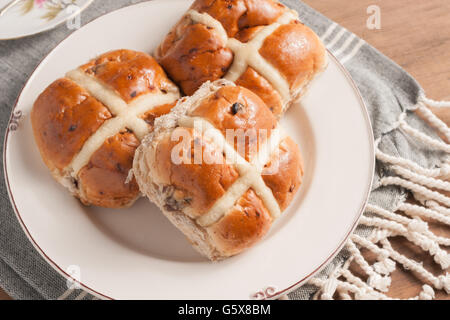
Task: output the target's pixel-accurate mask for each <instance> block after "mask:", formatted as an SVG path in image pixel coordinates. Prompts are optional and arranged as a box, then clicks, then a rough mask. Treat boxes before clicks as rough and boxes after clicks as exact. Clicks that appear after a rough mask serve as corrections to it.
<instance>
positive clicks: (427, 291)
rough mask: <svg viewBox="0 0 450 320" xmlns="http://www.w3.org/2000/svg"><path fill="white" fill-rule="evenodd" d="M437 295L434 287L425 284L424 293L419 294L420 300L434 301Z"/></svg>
mask: <svg viewBox="0 0 450 320" xmlns="http://www.w3.org/2000/svg"><path fill="white" fill-rule="evenodd" d="M435 296H436V295H435V293H434V290H433V288H432V287H430V286H429V285H427V284H425V285H424V286H423V287H422V291H421V292H420V294H419V296H418V297H419V300H433V299H434V298H435Z"/></svg>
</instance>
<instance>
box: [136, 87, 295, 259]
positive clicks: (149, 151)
mask: <svg viewBox="0 0 450 320" xmlns="http://www.w3.org/2000/svg"><path fill="white" fill-rule="evenodd" d="M239 129H241V132H244V133H248V132H253V131H254V132H257V133H259V132H266V133H267V134H266V135H263V134H261V135H259V134H258V136H257V139H254V138H251V136H250V135H249V136H248V137H246V138H245V140H243V141H244V144H245V148H242V147H241V146H240V145H239V143H237V141H238V140H234V138H233V140H232V141H231V143H230V140H227V139H226V137H228V135H227V134H228V133H229V132H230V130H235V131H231V132H236V130H239ZM227 130H228V131H227ZM253 137H255V136H253ZM233 141H234V143H233ZM180 146H183V148H185V149H183V148H180ZM186 148H187V149H186ZM198 150H200V154H201V155H202V157H203V158H202V160H201V162H195V161H196V156H198V153H197V151H198ZM180 155H181V157H180V159H178V158H177V156H180ZM174 156H175V157H174ZM228 157H229V158H228ZM227 159H231V160H233V159H234V160H237V161H231V162H228V160H227ZM180 160H183V161H180ZM133 174H134V177H135V178H136V181H137V183H138V185H139V188H140V190H141V192H142V193H143V194H144V195H146V196H147V197H148V198H149V199H150V200H151V201H152V202H154V203H156V204H157V205H158V206H159V208H160V209H161V210H162V212H163V213H164V214H165V215H166V216H167V218H168V219H169V220H170V221H171V222H172V223H173V224H174V225H175V226H176V227H177V228H178V229H179V230H181V231H182V232H183V233H184V234H185V236H186V237H187V238H188V240H189V241H190V242H191V244H192V245H193V246H194V247H195V248H196V249H197V250H198V251H199V252H200V253H201V254H203V255H204V256H206V257H208V258H209V259H210V260H220V259H224V258H227V257H230V256H233V255H236V254H238V253H240V252H242V251H243V250H245V249H247V248H249V247H251V246H253V245H254V244H255V243H257V242H258V241H260V240H261V239H262V238H263V237H264V235H265V234H266V233H267V231H268V230H269V229H270V227H271V225H272V223H273V221H274V220H275V219H276V218H277V217H278V216H279V215H280V214H281V213H282V211H284V210H285V209H286V207H287V206H288V205H289V203H290V202H291V200H292V198H293V196H294V195H295V194H296V192H297V191H298V189H299V187H300V185H301V182H302V176H303V167H302V160H301V156H300V151H299V148H298V146H297V145H296V144H295V143H294V142H293V141H292V140H291V138H289V137H287V136H285V135H283V134H282V133H279V132H278V122H277V118H276V117H275V116H274V115H273V113H272V112H271V111H270V109H269V108H268V107H267V106H266V104H265V103H264V102H263V100H262V99H261V98H259V97H258V96H257V95H256V94H254V93H253V92H251V91H250V90H248V89H246V88H243V87H239V86H236V85H234V84H233V83H232V82H229V81H226V80H217V81H215V82H213V83H211V82H207V83H205V84H204V85H203V86H202V87H201V88H200V89H199V90H198V91H197V92H196V93H195V94H194V95H193V96H191V97H186V98H183V99H180V101H179V102H178V104H177V105H176V106H175V107H174V108H173V109H172V111H171V112H170V113H169V114H167V115H164V116H162V117H160V118H158V119H156V121H155V126H154V131H153V132H152V133H150V134H149V135H148V136H147V137H145V139H144V140H143V141H142V143H141V145H140V147H139V148H138V149H137V150H136V154H135V158H134V163H133Z"/></svg>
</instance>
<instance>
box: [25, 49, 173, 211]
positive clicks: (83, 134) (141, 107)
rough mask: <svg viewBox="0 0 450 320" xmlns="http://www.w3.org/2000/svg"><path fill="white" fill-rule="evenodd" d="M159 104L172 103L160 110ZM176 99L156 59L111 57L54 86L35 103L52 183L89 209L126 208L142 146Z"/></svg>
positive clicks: (134, 191)
mask: <svg viewBox="0 0 450 320" xmlns="http://www.w3.org/2000/svg"><path fill="white" fill-rule="evenodd" d="M172 96H173V97H175V98H174V99H172V98H171V97H172ZM155 97H163V98H162V100H161V101H170V100H172V101H170V103H161V104H159V103H158V101H159V100H158V99H153V98H155ZM178 97H179V94H178V89H177V88H176V86H175V85H174V84H173V83H172V82H171V81H170V80H169V79H168V78H167V76H166V74H165V73H164V71H163V69H162V68H161V67H160V66H159V65H158V63H157V62H156V60H155V59H153V58H152V57H151V56H149V55H147V54H145V53H141V52H136V51H131V50H117V51H112V52H108V53H105V54H103V55H101V56H99V57H98V58H96V59H94V60H92V61H90V62H89V63H87V64H85V65H83V66H81V67H80V68H78V69H77V70H75V71H74V72H69V73H68V74H67V77H65V78H62V79H58V80H56V81H55V82H53V83H52V84H51V85H50V86H49V87H47V89H45V90H44V92H43V93H42V94H41V95H40V96H39V97H38V98H37V100H36V102H35V104H34V106H33V109H32V112H31V122H32V126H33V131H34V136H35V140H36V143H37V145H38V147H39V150H40V153H41V156H42V158H43V160H44V162H45V164H46V165H47V167H48V168H49V169H50V171H51V172H52V175H53V177H54V178H55V179H56V180H57V181H59V182H60V183H61V184H63V185H64V186H65V187H67V188H68V189H69V191H70V192H71V193H72V194H73V195H75V196H76V197H78V198H79V199H80V200H81V201H82V202H83V203H84V204H86V205H96V206H101V207H108V208H120V207H127V206H130V205H132V204H133V203H134V201H135V200H136V199H137V197H138V196H139V190H138V186H137V183H136V181H135V180H134V179H131V180H130V181H127V177H128V173H129V171H130V169H131V167H132V162H133V157H134V153H135V150H136V148H137V147H138V146H139V144H140V141H139V139H140V138H142V137H141V136H142V133H148V132H150V131H151V129H152V128H153V122H154V119H155V118H156V117H158V116H160V115H162V114H165V113H167V112H169V111H170V109H171V107H173V105H174V103H173V102H174V101H173V100H175V99H176V98H178ZM152 99H153V100H152ZM147 104H148V107H147ZM113 105H114V106H113ZM120 108H122V109H120ZM136 110H137V111H136ZM141 111H142V112H141ZM128 112H137V114H136V117H135V118H133V119H131V118H127V113H128ZM122 118H123V119H124V120H123V121H118V119H119V120H120V119H122ZM139 121H141V122H139ZM133 125H134V126H135V127H136V128H137V129H139V130H138V131H139V132H134V129H135V128H134V127H133ZM75 164H77V165H78V166H79V168H78V169H75V168H76V165H75Z"/></svg>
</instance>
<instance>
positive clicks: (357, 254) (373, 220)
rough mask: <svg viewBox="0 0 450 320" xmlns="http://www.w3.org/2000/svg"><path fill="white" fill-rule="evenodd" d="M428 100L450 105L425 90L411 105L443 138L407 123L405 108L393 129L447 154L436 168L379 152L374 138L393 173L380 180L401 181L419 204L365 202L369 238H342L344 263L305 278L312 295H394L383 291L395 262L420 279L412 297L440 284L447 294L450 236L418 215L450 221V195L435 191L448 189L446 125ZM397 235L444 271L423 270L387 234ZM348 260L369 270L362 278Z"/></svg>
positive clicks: (426, 296) (449, 135)
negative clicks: (390, 208)
mask: <svg viewBox="0 0 450 320" xmlns="http://www.w3.org/2000/svg"><path fill="white" fill-rule="evenodd" d="M427 106H432V107H436V108H446V107H450V102H447V101H441V102H438V101H433V100H430V99H428V98H426V97H424V96H423V97H421V98H420V99H419V102H418V104H417V105H416V108H415V110H416V111H417V112H418V113H419V114H420V115H421V116H422V117H423V118H424V119H425V120H426V121H427V122H428V123H429V124H430V126H432V127H433V128H434V129H435V130H436V131H437V132H438V133H439V135H440V136H441V137H443V140H444V141H439V140H437V139H435V138H432V137H430V136H428V135H427V134H425V133H423V132H421V131H419V130H417V129H415V128H413V127H411V126H410V125H409V124H408V123H407V122H406V112H404V113H402V115H401V116H400V118H399V121H398V122H397V124H396V126H395V128H394V130H396V129H398V130H401V131H402V132H404V133H405V134H407V135H409V136H410V137H412V138H414V139H416V140H418V141H420V142H422V143H424V144H426V145H427V146H429V147H430V148H433V149H436V150H440V151H443V152H445V153H448V154H449V155H448V156H447V158H446V159H444V161H443V164H442V166H441V167H440V168H436V169H428V168H423V167H422V166H420V165H418V164H417V163H415V162H413V161H411V160H408V159H404V158H401V157H395V156H392V155H388V154H385V153H383V152H382V151H381V150H380V149H378V144H379V142H380V140H378V141H376V146H377V150H376V157H377V160H378V161H381V162H383V163H385V164H387V165H389V167H390V169H391V171H392V172H393V173H395V176H389V177H384V178H382V179H381V181H380V183H381V185H382V186H389V185H393V186H399V187H402V188H404V189H406V190H409V191H410V192H411V194H412V195H413V196H414V198H415V199H416V200H417V202H418V203H419V204H410V203H406V202H402V203H401V204H400V205H399V206H398V207H397V208H396V210H394V211H395V212H399V211H400V212H402V214H398V213H395V212H391V211H388V210H385V209H383V208H380V207H378V206H375V205H368V206H367V209H366V214H365V215H364V216H363V217H362V218H361V220H360V224H361V225H364V226H368V227H372V228H373V231H372V233H371V235H370V236H369V237H368V238H364V237H361V236H359V235H356V234H354V235H352V236H351V238H350V239H349V240H348V242H347V244H346V249H347V251H348V253H349V255H350V258H349V259H348V260H347V261H346V262H345V263H344V265H343V266H339V267H338V268H336V269H335V270H334V271H333V272H332V274H331V275H330V276H329V277H328V278H327V279H321V278H313V279H311V280H310V281H309V284H312V285H314V286H317V287H318V291H317V293H316V294H315V296H314V299H323V300H329V299H334V298H336V297H337V298H339V299H346V300H348V299H357V300H359V299H361V300H365V299H383V300H392V299H395V298H393V297H389V296H387V295H386V294H385V293H386V292H387V291H388V290H389V287H390V285H391V274H392V272H393V271H394V270H395V269H396V266H397V265H401V266H402V267H403V268H404V269H405V270H409V271H410V272H411V273H412V274H414V275H415V277H416V278H417V279H419V280H420V281H421V282H422V283H423V287H422V291H421V292H420V294H419V295H418V296H416V297H413V298H410V300H431V299H434V298H435V292H434V289H437V290H444V291H445V292H446V293H447V294H450V274H448V273H447V272H446V271H447V270H448V268H449V267H450V254H448V253H447V251H445V250H444V249H442V247H450V238H445V237H441V236H437V235H436V234H434V233H433V232H432V231H430V230H429V228H428V223H427V222H425V221H424V220H422V219H429V220H433V221H435V222H437V223H441V224H444V225H447V226H450V198H449V197H447V196H445V195H443V194H441V193H439V192H437V191H436V190H439V191H444V192H450V182H449V181H445V180H444V179H446V178H447V177H448V176H450V144H449V143H450V129H449V128H448V127H447V125H446V124H445V123H444V122H443V121H441V120H440V119H439V118H438V117H437V116H435V115H434V114H433V113H432V112H431V111H430V110H429V109H428V107H427ZM431 189H433V190H431ZM398 236H400V237H403V238H405V239H407V240H408V241H409V242H411V243H413V244H414V245H416V246H417V247H419V248H421V249H422V250H423V251H424V252H427V253H428V254H429V255H430V256H432V257H433V259H434V261H435V262H436V263H437V264H438V265H439V266H440V267H441V269H442V270H444V272H445V274H443V275H439V276H435V275H433V274H432V273H431V272H430V271H428V270H426V269H425V267H424V266H423V264H422V263H420V262H417V261H414V260H412V259H410V258H407V257H406V256H404V255H402V254H401V253H400V252H398V251H397V250H395V249H394V248H393V247H392V245H391V243H390V241H389V238H390V237H398ZM362 248H364V249H366V250H368V251H370V252H372V253H373V254H374V255H375V256H376V259H377V262H376V263H374V264H373V265H371V264H370V263H369V262H368V261H367V260H366V259H365V258H364V257H363V255H362V254H361V249H362ZM352 263H356V264H357V265H358V266H359V267H360V269H361V270H362V271H363V272H364V273H365V274H366V275H367V280H366V281H363V280H362V279H361V278H360V277H358V276H356V275H354V274H353V273H352V272H351V271H350V269H349V268H350V265H351V264H352ZM433 288H434V289H433Z"/></svg>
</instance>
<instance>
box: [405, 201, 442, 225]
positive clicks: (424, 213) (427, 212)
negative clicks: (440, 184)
mask: <svg viewBox="0 0 450 320" xmlns="http://www.w3.org/2000/svg"><path fill="white" fill-rule="evenodd" d="M398 210H400V211H403V212H404V213H406V214H407V215H409V216H412V217H422V218H428V219H433V220H436V221H438V222H440V223H443V224H446V225H449V226H450V217H448V216H446V215H444V214H442V213H440V212H438V211H436V210H432V209H427V208H424V207H421V206H418V205H414V204H410V203H402V204H401V205H400V206H399V207H398Z"/></svg>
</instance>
